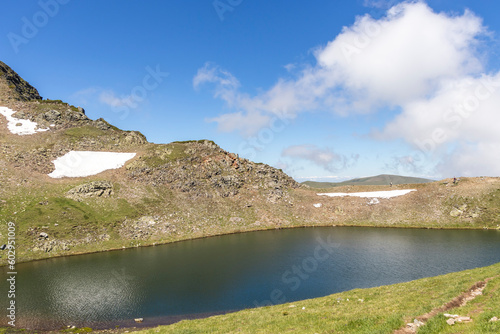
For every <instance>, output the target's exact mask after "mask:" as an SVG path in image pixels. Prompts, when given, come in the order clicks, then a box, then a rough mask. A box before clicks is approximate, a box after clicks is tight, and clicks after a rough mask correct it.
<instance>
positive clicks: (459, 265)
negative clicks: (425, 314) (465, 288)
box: [0, 227, 500, 328]
mask: <svg viewBox="0 0 500 334" xmlns="http://www.w3.org/2000/svg"><path fill="white" fill-rule="evenodd" d="M497 262H500V231H483V230H477V231H467V230H454V231H447V230H420V229H419V230H416V229H378V228H358V227H321V228H305V229H290V230H274V231H264V232H252V233H245V234H236V235H228V236H221V237H215V238H208V239H199V240H192V241H185V242H180V243H175V244H170V245H163V246H156V247H148V248H138V249H130V250H123V251H114V252H106V253H99V254H89V255H81V256H73V257H66V258H56V259H51V260H44V261H36V262H31V263H25V264H19V265H18V266H17V272H18V274H17V284H16V290H17V294H16V303H17V306H18V309H17V324H18V326H24V327H29V328H49V327H52V328H59V327H61V326H66V325H77V326H89V327H93V328H99V327H103V326H104V327H106V326H108V327H113V326H114V325H115V324H121V325H123V324H133V318H137V317H143V318H144V319H145V322H144V324H157V323H162V322H168V321H171V320H172V319H174V318H172V316H180V318H182V317H186V316H189V315H193V314H200V313H213V312H220V311H231V310H239V309H243V308H249V307H255V306H261V305H268V304H275V303H284V302H289V301H296V300H300V299H306V298H314V297H319V296H325V295H329V294H332V293H335V292H340V291H345V290H350V289H353V288H367V287H374V286H380V285H386V284H392V283H398V282H404V281H410V280H414V279H418V278H422V277H429V276H436V275H440V274H445V273H449V272H454V271H460V270H465V269H471V268H476V267H482V266H487V265H490V264H493V263H497ZM0 270H2V271H4V272H6V271H7V270H6V268H1V269H0ZM4 277H5V276H4ZM7 289H8V287H7V284H6V281H5V280H2V281H1V282H0V291H5V293H4V292H0V293H1V294H5V295H6V291H7ZM2 299H3V298H2ZM1 303H2V305H1V307H2V309H4V310H5V308H4V305H3V303H4V301H2V302H1ZM0 319H1V320H0V324H4V325H5V324H6V321H5V319H6V318H5V317H4V316H2V317H1V318H0ZM175 319H177V318H175Z"/></svg>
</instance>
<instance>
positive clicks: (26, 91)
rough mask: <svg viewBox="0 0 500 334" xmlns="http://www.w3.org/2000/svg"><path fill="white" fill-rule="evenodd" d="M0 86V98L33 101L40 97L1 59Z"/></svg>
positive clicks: (33, 88) (34, 89)
mask: <svg viewBox="0 0 500 334" xmlns="http://www.w3.org/2000/svg"><path fill="white" fill-rule="evenodd" d="M0 86H2V87H1V89H0V92H1V94H0V99H1V100H10V99H14V100H18V101H33V100H41V99H42V97H41V96H40V94H39V93H38V91H37V90H36V88H35V87H33V86H31V85H30V84H29V83H28V82H27V81H25V80H24V79H23V78H21V77H20V76H19V74H17V73H16V72H15V71H14V70H13V69H11V68H10V67H9V66H8V65H7V64H5V63H4V62H2V61H0Z"/></svg>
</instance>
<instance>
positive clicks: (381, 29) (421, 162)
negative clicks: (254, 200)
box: [195, 0, 500, 176]
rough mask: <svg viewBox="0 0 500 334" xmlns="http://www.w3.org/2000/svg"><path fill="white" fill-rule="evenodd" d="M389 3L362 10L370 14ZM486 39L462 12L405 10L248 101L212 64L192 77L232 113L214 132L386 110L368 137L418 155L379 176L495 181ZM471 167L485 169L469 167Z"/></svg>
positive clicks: (494, 97) (497, 93) (325, 50)
mask: <svg viewBox="0 0 500 334" xmlns="http://www.w3.org/2000/svg"><path fill="white" fill-rule="evenodd" d="M389 3H393V2H390V1H389V2H388V1H378V0H366V1H365V5H366V6H371V7H376V8H382V7H385V6H387V5H388V4H389ZM489 34H490V32H489V31H488V30H487V28H486V27H485V26H484V25H483V23H482V19H481V18H480V17H478V16H476V15H475V14H474V13H472V12H470V11H468V10H466V11H465V12H464V13H462V14H459V15H457V14H448V13H437V12H434V11H433V10H432V9H431V8H430V7H429V6H428V5H427V4H425V3H424V2H421V1H413V2H410V1H405V2H402V3H400V4H397V5H395V6H393V7H392V8H390V9H389V10H387V13H386V15H385V16H383V17H382V18H380V19H374V18H373V17H371V16H370V15H364V16H359V17H357V18H356V19H355V22H354V23H353V24H352V25H351V26H348V27H344V28H343V30H342V32H341V33H340V34H338V35H337V36H336V37H335V38H334V39H333V40H331V41H330V42H328V43H327V44H326V45H324V46H321V47H318V48H316V50H315V51H314V53H313V54H314V56H315V60H316V62H315V64H312V65H309V66H307V65H306V66H300V68H302V70H301V71H300V72H299V73H298V75H297V76H296V77H295V78H292V79H290V78H287V79H284V78H281V79H278V80H277V82H276V84H275V85H274V86H272V87H271V88H270V89H268V90H267V91H264V92H263V93H260V94H258V95H256V96H249V95H248V94H244V93H242V92H241V91H240V89H241V87H240V85H239V82H238V80H237V79H236V78H234V77H233V76H232V75H231V74H230V73H229V72H226V71H223V70H221V69H219V68H218V67H216V66H214V65H207V66H205V68H203V69H201V70H200V71H201V72H199V75H197V77H200V78H201V79H203V80H201V79H199V80H198V81H201V82H211V83H213V84H215V86H216V89H215V91H216V96H217V97H220V98H222V99H223V100H224V101H226V102H227V103H228V105H229V106H230V107H231V108H233V109H235V111H234V112H232V113H227V114H224V115H221V116H219V117H216V118H213V119H212V121H215V122H217V123H218V125H219V129H220V130H222V131H234V130H237V131H239V132H241V133H242V134H244V135H251V134H253V133H256V132H257V131H258V130H259V127H260V128H262V127H265V126H267V124H266V122H267V123H268V122H269V120H270V119H272V117H275V116H278V117H287V118H290V119H293V118H295V117H296V116H297V115H298V114H299V113H302V112H308V111H313V110H324V111H330V112H335V113H338V114H342V115H346V116H348V115H350V114H353V113H369V112H377V111H378V110H380V109H381V108H382V107H391V108H393V110H400V113H399V115H397V116H396V117H395V118H394V119H393V120H390V121H389V122H388V123H387V124H386V125H385V126H383V128H382V129H381V130H379V131H378V132H374V133H373V138H378V139H384V140H386V139H390V140H394V139H400V138H402V139H403V140H405V141H406V142H407V143H409V144H410V145H411V146H412V147H413V148H414V149H415V150H417V151H419V152H423V153H424V156H421V154H417V155H415V154H409V155H405V156H402V157H397V158H395V160H394V161H392V162H390V163H388V165H387V167H390V166H392V168H399V167H397V166H400V167H401V166H403V167H404V168H405V169H406V170H408V171H414V172H417V171H419V172H422V173H435V172H436V171H438V172H441V173H445V172H446V171H450V170H454V173H456V174H457V175H459V174H464V175H465V174H474V173H476V172H477V173H480V172H481V171H484V173H485V174H488V173H490V174H497V175H500V163H498V161H496V158H492V157H491V156H490V155H491V154H492V151H491V150H492V149H494V148H498V147H497V144H496V143H498V142H500V131H498V124H500V112H499V111H498V108H497V106H498V105H500V88H499V87H500V72H498V73H485V64H484V60H485V59H486V57H485V54H481V53H480V52H479V49H480V48H481V47H482V45H483V44H482V43H484V41H482V37H484V36H488V35H489ZM290 69H291V68H290ZM205 72H206V73H205ZM200 73H201V75H200ZM195 79H196V78H195ZM198 86H199V85H198V84H195V87H198ZM310 152H313V154H312V153H310ZM497 152H498V151H497ZM283 153H284V155H288V156H290V157H291V156H295V157H296V158H301V159H305V160H309V161H311V162H313V163H315V164H317V165H322V166H323V167H324V168H325V169H326V168H331V165H330V164H329V163H328V162H325V161H328V160H330V161H335V159H339V158H338V156H336V155H335V153H334V152H333V151H328V150H324V149H323V150H322V149H318V148H314V147H305V146H304V145H301V146H297V147H292V148H288V149H286V150H285V151H284V152H283ZM313 155H317V156H313ZM416 157H417V158H416ZM477 159H480V160H481V159H482V161H487V162H488V163H491V164H493V165H491V166H489V167H488V168H485V167H482V168H480V167H478V166H476V167H474V163H473V162H474V161H478V160H477ZM492 159H493V160H492ZM436 165H437V168H438V169H436V170H430V169H432V168H434V166H436ZM329 166H330V167H329ZM495 166H498V167H495ZM460 170H462V172H463V173H459V172H460ZM447 176H449V174H447Z"/></svg>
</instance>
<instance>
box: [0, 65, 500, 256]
mask: <svg viewBox="0 0 500 334" xmlns="http://www.w3.org/2000/svg"><path fill="white" fill-rule="evenodd" d="M0 107H8V108H10V109H12V110H14V111H16V113H14V114H13V115H12V117H15V118H16V119H18V120H30V121H32V122H36V123H37V124H38V128H39V129H43V130H45V129H47V130H46V131H43V132H36V133H35V134H32V135H23V136H20V135H17V134H13V133H11V131H10V130H9V128H8V122H7V118H6V117H5V116H3V115H0V153H1V155H0V245H1V244H4V243H6V240H7V223H8V222H14V223H15V225H16V237H17V249H16V251H17V253H16V254H17V257H18V261H26V260H31V259H40V258H46V257H52V256H59V255H67V254H75V253H82V252H93V251H101V250H108V249H121V248H126V247H136V246H140V245H153V244H158V243H166V242H171V241H177V240H184V239H190V238H198V237H204V236H211V235H220V234H226V233H235V232H240V231H252V230H260V229H274V228H283V227H293V226H319V225H372V226H412V227H415V226H420V227H439V228H456V227H466V228H483V227H488V228H496V227H497V225H498V224H500V179H498V178H484V179H462V181H461V182H460V183H459V184H452V183H451V182H449V181H450V180H444V181H440V182H433V183H429V184H418V185H416V184H414V185H401V186H396V185H395V186H394V187H393V188H388V187H387V186H384V185H379V186H344V187H338V188H335V191H339V192H354V191H371V190H389V189H391V190H392V189H403V188H404V189H408V188H415V189H417V191H416V192H412V193H410V194H408V195H405V196H402V197H397V198H392V199H380V201H377V202H374V201H370V200H369V199H366V198H353V197H345V198H344V197H333V198H329V197H323V196H318V195H317V194H316V192H315V191H314V189H311V188H308V187H302V186H299V184H297V183H296V182H295V181H294V180H293V179H292V178H290V177H289V176H287V175H286V174H284V173H283V172H282V171H281V170H278V169H275V168H272V167H270V166H268V165H265V164H258V163H254V162H252V161H249V160H247V159H243V158H240V157H238V155H237V154H234V153H230V152H227V151H225V150H223V149H222V148H220V147H219V146H217V145H216V144H215V143H214V142H212V141H210V140H196V141H187V142H173V143H169V144H153V143H149V142H148V141H147V140H146V137H145V136H144V135H142V134H141V133H140V132H137V131H123V130H120V129H118V128H116V127H114V126H112V125H111V124H108V123H107V122H106V121H104V120H103V119H98V120H91V119H89V118H88V117H87V116H86V115H85V110H83V109H82V108H79V107H77V106H72V105H69V104H67V103H64V102H62V101H60V100H43V99H42V98H41V97H40V95H39V93H38V91H37V90H36V89H35V88H34V87H32V86H31V85H30V84H29V83H27V82H26V81H25V80H23V79H22V78H20V77H19V76H18V75H17V74H16V73H15V72H14V71H13V70H12V69H10V68H9V67H8V66H7V65H5V64H4V63H0ZM19 122H20V121H19ZM70 151H105V152H127V153H135V157H134V158H132V159H131V160H129V161H128V162H127V163H126V164H125V165H124V166H123V167H122V168H119V169H111V170H107V171H104V172H102V173H99V174H97V175H93V176H87V177H71V178H68V177H65V178H59V179H54V178H51V177H49V176H48V175H47V174H49V173H51V172H53V171H54V169H55V165H54V163H53V161H54V160H55V159H57V158H59V157H61V156H63V155H65V154H66V153H68V152H70ZM5 263H6V259H5V255H4V254H2V253H1V251H0V265H2V264H5Z"/></svg>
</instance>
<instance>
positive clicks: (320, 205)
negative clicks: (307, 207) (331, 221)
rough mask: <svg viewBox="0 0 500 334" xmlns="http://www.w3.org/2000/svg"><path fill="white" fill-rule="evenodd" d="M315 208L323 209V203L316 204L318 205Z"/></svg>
mask: <svg viewBox="0 0 500 334" xmlns="http://www.w3.org/2000/svg"><path fill="white" fill-rule="evenodd" d="M313 206H314V207H315V208H321V207H322V206H323V204H321V203H316V204H313Z"/></svg>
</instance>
